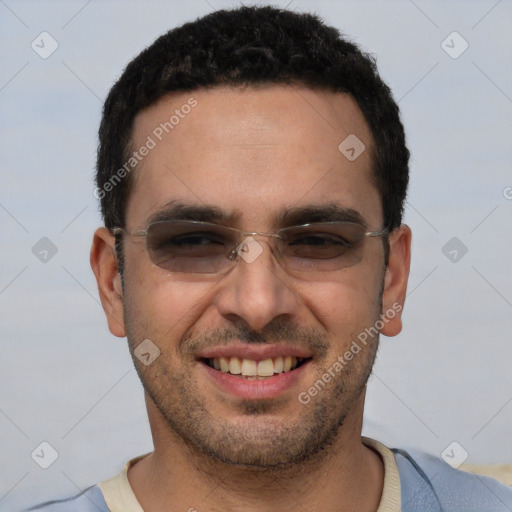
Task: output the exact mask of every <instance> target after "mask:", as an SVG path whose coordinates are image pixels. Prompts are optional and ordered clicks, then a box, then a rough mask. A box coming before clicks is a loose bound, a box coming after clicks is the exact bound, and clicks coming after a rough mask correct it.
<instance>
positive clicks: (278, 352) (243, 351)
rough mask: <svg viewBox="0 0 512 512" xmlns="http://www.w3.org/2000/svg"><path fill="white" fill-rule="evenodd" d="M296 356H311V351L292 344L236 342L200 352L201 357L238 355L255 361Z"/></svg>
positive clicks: (240, 357)
mask: <svg viewBox="0 0 512 512" xmlns="http://www.w3.org/2000/svg"><path fill="white" fill-rule="evenodd" d="M286 356H295V357H303V358H305V359H306V358H309V357H312V355H311V353H310V352H308V351H307V350H304V349H302V348H298V347H291V346H290V345H284V344H281V345H280V344H274V345H267V344H265V345H247V344H246V343H243V344H242V343H236V344H233V345H226V346H219V347H211V348H207V349H205V350H202V351H201V352H199V354H198V358H199V359H214V358H217V357H226V358H228V357H238V358H239V359H252V360H254V361H263V360H264V359H271V358H275V357H286Z"/></svg>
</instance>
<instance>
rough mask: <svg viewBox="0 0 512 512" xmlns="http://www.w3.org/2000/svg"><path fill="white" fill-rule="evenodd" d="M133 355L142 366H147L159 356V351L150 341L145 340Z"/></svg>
mask: <svg viewBox="0 0 512 512" xmlns="http://www.w3.org/2000/svg"><path fill="white" fill-rule="evenodd" d="M133 354H134V355H135V357H136V358H137V359H138V360H139V361H140V362H141V363H142V364H143V365H144V366H149V365H150V364H151V363H152V362H153V361H155V359H156V358H157V357H158V356H159V355H160V349H159V348H158V347H157V346H156V345H155V344H154V343H153V342H152V341H151V340H150V339H145V340H144V341H143V342H142V343H139V345H138V346H137V347H136V349H135V350H134V351H133Z"/></svg>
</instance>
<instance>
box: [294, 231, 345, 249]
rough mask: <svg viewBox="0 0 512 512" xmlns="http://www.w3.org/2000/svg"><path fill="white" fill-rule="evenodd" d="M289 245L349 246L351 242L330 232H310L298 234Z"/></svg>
mask: <svg viewBox="0 0 512 512" xmlns="http://www.w3.org/2000/svg"><path fill="white" fill-rule="evenodd" d="M289 245H309V246H315V247H322V246H333V245H338V246H339V245H341V246H345V247H348V246H350V245H351V243H350V242H349V241H348V240H346V239H344V238H341V237H340V236H337V235H331V234H328V233H308V234H305V235H299V236H296V237H295V238H294V239H292V240H290V242H289Z"/></svg>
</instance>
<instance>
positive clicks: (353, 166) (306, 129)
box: [121, 86, 384, 467]
mask: <svg viewBox="0 0 512 512" xmlns="http://www.w3.org/2000/svg"><path fill="white" fill-rule="evenodd" d="M191 96H193V97H194V98H195V99H196V101H197V106H195V107H194V108H193V109H190V113H188V114H187V115H184V116H183V118H180V120H179V123H177V124H175V125H174V127H173V129H172V131H170V132H169V133H168V134H166V133H165V132H163V135H162V140H161V141H159V140H158V139H157V138H156V137H155V135H154V133H155V132H154V130H155V128H157V127H158V126H159V125H160V123H163V122H165V121H168V120H169V118H170V116H171V115H172V114H174V111H175V110H176V109H180V108H181V107H182V106H183V105H184V104H186V103H187V101H188V100H189V98H190V97H191ZM185 110H187V111H188V110H189V109H185ZM182 112H183V110H182ZM158 133H159V132H158ZM350 134H354V135H356V136H357V138H358V139H360V140H361V141H362V142H363V143H364V144H365V146H366V150H365V151H363V152H362V154H361V155H360V156H359V157H358V158H356V159H355V160H353V161H350V160H349V159H348V158H347V157H346V156H345V155H344V154H342V153H341V152H340V150H339V149H338V146H339V144H340V143H341V142H342V141H343V140H344V139H345V138H346V137H347V136H348V135H350ZM148 136H151V137H152V138H153V139H154V140H155V142H156V147H154V148H153V149H151V151H149V153H148V155H147V156H145V158H144V159H143V160H142V162H141V163H140V164H139V166H138V168H137V170H136V171H134V173H133V176H132V177H133V179H134V182H133V187H132V190H131V195H130V198H129V202H128V208H127V216H126V229H127V230H128V231H129V232H134V231H137V230H142V229H145V228H146V227H147V225H148V223H149V222H150V220H151V219H153V218H155V217H156V216H158V217H162V216H165V215H164V214H162V212H165V211H167V210H172V208H173V207H176V205H179V204H183V205H186V206H187V207H188V206H191V207H197V208H205V207H216V208H220V209H222V211H223V212H226V214H227V215H228V216H229V219H228V218H219V219H211V221H212V222H218V223H223V224H228V225H230V226H233V227H236V228H238V229H240V230H243V231H249V232H264V233H269V232H275V231H277V229H279V228H282V227H287V226H288V221H287V220H286V219H285V220H283V218H282V217H281V220H280V214H283V213H286V212H290V211H291V210H294V211H296V212H298V213H300V212H301V210H304V211H306V210H307V211H309V213H307V212H306V213H305V214H304V215H302V217H301V219H300V224H304V223H307V222H309V221H317V220H322V221H325V220H329V218H321V219H319V218H318V217H315V216H314V213H311V210H312V209H318V210H321V209H323V208H326V207H327V206H331V207H332V205H335V206H337V207H338V209H339V210H349V209H350V210H353V211H355V212H357V213H358V214H359V215H360V217H361V218H362V219H363V220H364V222H365V223H366V226H367V229H368V230H380V229H382V227H383V225H382V224H383V217H382V209H381V203H380V198H379V193H378V191H377V189H376V188H375V185H374V184H373V179H372V171H371V169H372V162H371V155H370V153H371V149H372V144H373V143H372V138H371V135H370V131H369V129H368V127H367V125H366V123H365V121H364V117H363V115H362V114H361V112H360V110H359V108H358V107H357V104H356V102H355V101H354V100H353V99H352V98H351V97H350V96H348V95H345V94H334V93H330V92H326V91H313V90H311V89H307V88H296V87H284V86H283V87H278V86H273V87H270V88H258V89H256V88H247V89H245V90H240V89H229V88H217V89H212V90H208V91H206V90H197V91H193V93H179V94H173V95H169V96H167V97H165V98H164V99H162V100H160V101H159V102H158V103H157V104H155V105H154V106H152V107H150V108H148V109H146V110H145V111H143V112H141V113H140V114H139V115H138V116H137V118H136V122H135V125H134V130H133V143H132V148H133V149H137V148H139V147H141V146H143V145H144V144H146V142H147V140H148V139H147V137H148ZM331 210H332V208H331ZM174 212H175V211H174ZM171 213H172V212H171ZM256 240H257V241H258V243H259V244H260V245H261V247H262V248H263V252H262V254H260V255H259V256H258V257H257V258H256V259H255V260H254V261H252V262H248V261H245V260H244V259H243V258H240V259H239V262H238V263H237V264H236V265H235V266H234V267H233V268H232V269H231V270H229V271H228V272H226V273H222V274H185V273H170V272H168V271H166V270H164V269H162V268H159V267H158V266H155V265H154V264H153V263H152V262H151V260H150V258H149V256H148V253H147V252H146V250H145V248H144V243H143V240H142V239H136V238H133V237H124V254H125V275H124V288H123V304H124V324H125V326H126V332H127V336H128V339H129V343H130V348H131V351H132V353H133V351H134V349H135V348H136V347H137V346H138V345H139V344H140V343H141V342H142V341H143V340H146V339H150V340H151V341H152V343H154V345H156V346H157V347H158V349H159V350H160V355H159V357H157V358H156V360H155V361H153V362H152V363H151V364H150V365H148V366H145V365H144V364H143V363H142V362H141V361H139V360H138V359H137V358H136V357H134V361H135V364H136V366H137V370H138V372H139V375H140V377H141V380H142V382H143V385H144V388H145V390H146V392H147V393H148V395H149V397H150V400H151V401H152V402H154V405H155V406H156V408H157V409H158V411H159V413H160V414H161V420H162V421H164V423H165V424H166V425H167V426H168V428H169V431H170V432H171V434H172V435H173V436H174V437H175V438H176V439H180V440H182V441H185V442H186V443H187V444H188V446H190V447H192V448H193V449H196V450H199V451H200V452H202V453H206V454H209V455H211V456H213V457H215V458H217V459H220V460H223V461H227V462H232V463H236V464H249V465H255V466H267V467H268V466H276V465H281V466H282V465H287V464H290V463H296V462H298V461H301V460H305V459H307V458H308V457H310V456H311V455H312V454H313V453H316V452H318V451H319V450H320V449H321V448H323V447H325V446H326V445H327V444H329V443H330V442H332V441H333V439H334V436H335V435H336V432H337V431H338V428H339V426H340V425H341V424H342V423H343V421H344V420H347V419H348V418H350V414H351V411H354V410H355V409H358V410H359V411H360V410H361V407H360V406H361V404H362V402H363V399H364V389H365V384H366V381H367V378H368V376H369V373H370V371H371V367H372V364H373V361H374V357H375V353H376V349H377V338H374V339H370V340H369V342H368V344H367V345H366V346H362V347H361V348H362V350H361V351H360V352H359V353H358V354H357V355H355V356H354V358H353V359H352V360H351V361H344V365H343V369H342V370H341V371H334V372H333V371H332V366H333V364H334V363H335V361H336V360H337V359H338V356H342V355H343V354H344V353H345V352H346V351H347V350H348V349H349V347H350V345H351V343H352V341H353V340H354V339H356V337H357V335H358V334H359V333H361V332H362V331H364V329H365V328H367V327H370V326H372V325H374V323H375V321H376V320H377V319H378V318H379V315H380V314H381V312H382V309H381V291H382V288H383V280H384V252H383V244H382V241H381V239H366V241H365V242H364V250H363V257H362V259H361V261H360V262H359V263H357V264H356V265H353V266H351V267H348V268H344V269H341V270H336V271H331V272H323V273H322V272H317V273H308V274H306V273H303V274H300V273H293V272H288V271H287V270H285V269H283V268H282V267H281V266H280V264H279V262H278V260H276V259H275V258H274V256H273V255H272V252H271V250H270V248H271V247H272V243H273V242H272V239H271V238H265V237H261V238H258V237H256ZM121 321H123V320H121ZM216 355H217V356H219V357H220V356H221V355H222V356H223V357H224V358H225V359H226V362H227V363H228V364H230V358H231V357H235V356H237V357H239V359H243V358H245V359H247V360H249V362H248V363H245V366H246V367H247V368H253V367H254V365H253V361H256V362H258V361H260V360H264V359H269V358H270V359H272V361H273V363H276V364H277V366H278V367H279V366H280V363H279V362H278V361H276V358H277V357H280V356H282V357H286V356H290V355H292V356H293V355H295V356H299V355H300V356H301V357H304V358H305V361H303V363H302V365H299V367H298V368H296V369H294V370H291V371H289V372H282V373H276V374H274V376H272V377H270V376H269V377H259V378H257V379H255V378H254V377H253V378H247V377H244V376H242V375H231V374H228V373H225V372H223V371H222V370H216V369H215V368H212V367H211V366H210V365H215V361H214V359H215V356H216ZM217 359H218V358H217ZM219 361H220V359H218V361H217V362H219ZM234 364H235V366H236V362H235V363H234ZM242 364H244V363H243V361H242ZM230 368H231V366H230ZM330 368H331V375H334V377H333V378H332V379H331V382H329V383H328V384H327V385H325V387H323V388H322V389H321V390H320V391H318V393H317V394H316V396H312V397H311V400H310V402H309V403H307V404H304V403H301V401H299V400H298V396H299V394H300V393H301V392H305V391H307V390H308V389H309V388H311V387H312V386H313V385H314V384H315V382H316V381H317V380H318V379H320V378H321V377H322V375H323V374H325V373H326V372H328V370H329V369H330ZM234 371H235V372H236V369H235V370H234ZM155 410H156V409H155Z"/></svg>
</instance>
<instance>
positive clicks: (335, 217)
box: [148, 200, 367, 228]
mask: <svg viewBox="0 0 512 512" xmlns="http://www.w3.org/2000/svg"><path fill="white" fill-rule="evenodd" d="M242 214H243V212H242V211H241V210H233V211H228V210H225V209H223V208H220V207H219V206H211V205H198V204H192V203H184V202H180V201H176V200H173V201H169V202H168V203H167V204H165V205H164V206H163V207H162V209H160V210H159V211H157V212H156V213H154V214H153V215H151V216H150V218H149V219H148V224H151V223H153V222H160V221H164V220H194V221H200V222H214V223H219V224H224V225H226V226H232V225H234V224H235V223H236V222H237V221H238V220H239V219H240V218H241V217H242ZM333 221H345V222H355V223H357V224H361V225H363V226H365V227H367V223H366V221H365V220H364V218H363V216H362V215H361V214H360V213H359V212H358V211H357V210H354V209H353V208H347V207H345V206H343V205H341V204H339V203H334V202H331V203H327V204H310V205H305V206H296V207H292V208H284V209H282V210H281V211H280V212H278V213H277V215H276V216H275V217H274V221H273V224H274V227H275V228H282V227H289V226H299V225H301V224H309V223H312V222H333Z"/></svg>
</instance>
